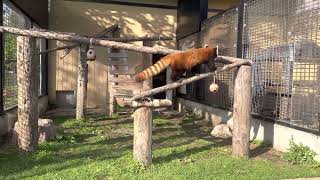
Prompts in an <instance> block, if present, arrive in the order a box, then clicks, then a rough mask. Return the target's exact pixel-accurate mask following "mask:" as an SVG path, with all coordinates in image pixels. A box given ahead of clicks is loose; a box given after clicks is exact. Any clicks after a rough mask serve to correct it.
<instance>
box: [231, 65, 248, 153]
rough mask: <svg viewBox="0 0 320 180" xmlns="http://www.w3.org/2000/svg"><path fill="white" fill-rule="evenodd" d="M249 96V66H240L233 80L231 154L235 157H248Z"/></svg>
mask: <svg viewBox="0 0 320 180" xmlns="http://www.w3.org/2000/svg"><path fill="white" fill-rule="evenodd" d="M251 96H252V95H251V66H241V67H240V68H238V70H237V75H236V79H235V87H234V104H233V138H232V154H233V155H234V156H237V157H249V140H250V120H251V105H252V104H251Z"/></svg>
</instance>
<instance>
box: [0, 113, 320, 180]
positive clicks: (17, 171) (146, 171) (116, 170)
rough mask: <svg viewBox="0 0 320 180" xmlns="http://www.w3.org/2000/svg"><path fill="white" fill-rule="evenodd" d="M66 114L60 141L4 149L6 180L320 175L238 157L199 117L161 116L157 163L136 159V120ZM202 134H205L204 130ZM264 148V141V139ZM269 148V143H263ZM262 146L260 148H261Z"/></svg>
mask: <svg viewBox="0 0 320 180" xmlns="http://www.w3.org/2000/svg"><path fill="white" fill-rule="evenodd" d="M88 119H90V120H91V121H88V120H87V121H81V120H76V119H69V118H66V117H60V118H57V119H55V120H54V121H55V123H56V124H57V125H58V126H59V136H58V137H57V140H55V141H52V142H46V143H44V144H41V145H40V146H39V150H38V151H37V152H36V153H34V154H31V155H27V156H25V155H21V154H19V152H18V151H17V150H16V149H15V148H11V149H9V150H7V151H1V152H0V179H80V180H81V179H288V178H298V177H311V176H320V171H319V167H310V166H308V165H301V166H292V165H289V164H287V163H284V162H283V161H281V162H283V163H279V161H274V160H268V159H265V158H264V156H263V157H259V158H252V159H240V158H233V157H232V156H231V147H230V144H229V143H228V142H224V141H221V140H217V139H214V138H210V136H202V135H203V133H204V131H202V130H201V127H199V126H198V125H196V124H194V123H193V119H194V117H193V116H188V117H186V118H185V119H184V120H183V123H182V125H181V127H177V126H176V125H174V124H173V123H172V122H171V120H170V119H160V118H157V117H155V118H154V121H153V124H154V130H153V132H152V133H153V134H152V139H153V147H152V149H153V152H152V153H153V164H152V165H151V166H150V167H148V168H146V167H144V166H143V165H141V164H140V163H138V162H136V161H134V160H133V157H132V143H133V133H132V131H133V123H132V120H128V121H123V120H121V118H119V121H117V119H114V118H108V117H104V116H101V117H100V116H94V117H93V116H92V117H90V118H88ZM201 133H202V134H201ZM257 144H260V145H261V146H262V144H264V143H258V142H257ZM263 146H264V145H263ZM258 148H259V147H258Z"/></svg>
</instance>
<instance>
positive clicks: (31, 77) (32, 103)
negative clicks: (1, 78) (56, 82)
mask: <svg viewBox="0 0 320 180" xmlns="http://www.w3.org/2000/svg"><path fill="white" fill-rule="evenodd" d="M35 44H36V39H35V38H30V37H24V36H19V37H17V76H18V77H17V80H18V123H17V125H18V127H17V130H18V146H19V148H20V149H21V151H22V152H25V153H27V152H34V151H36V149H37V146H38V137H39V135H38V118H39V112H38V86H39V74H38V69H37V68H38V63H39V61H37V59H36V58H34V53H35V51H34V49H35Z"/></svg>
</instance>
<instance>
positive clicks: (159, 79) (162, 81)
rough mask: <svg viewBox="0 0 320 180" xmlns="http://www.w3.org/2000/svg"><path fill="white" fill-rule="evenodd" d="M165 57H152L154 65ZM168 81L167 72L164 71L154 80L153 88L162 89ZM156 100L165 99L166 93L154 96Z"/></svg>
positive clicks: (156, 55) (157, 55)
mask: <svg viewBox="0 0 320 180" xmlns="http://www.w3.org/2000/svg"><path fill="white" fill-rule="evenodd" d="M162 57H163V55H159V54H154V55H153V56H152V64H155V63H156V62H157V61H159V60H160V59H161V58H162ZM166 79H167V70H164V71H162V72H161V73H160V74H158V75H156V76H154V77H153V79H152V86H153V88H156V87H160V86H164V85H166ZM153 98H155V99H165V98H166V93H165V92H164V93H160V94H156V95H154V96H153Z"/></svg>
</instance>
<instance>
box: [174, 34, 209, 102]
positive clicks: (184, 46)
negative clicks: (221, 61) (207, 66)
mask: <svg viewBox="0 0 320 180" xmlns="http://www.w3.org/2000/svg"><path fill="white" fill-rule="evenodd" d="M199 46H200V45H199V33H194V34H192V35H190V36H187V37H185V38H183V39H180V40H179V41H178V48H179V49H180V50H183V51H186V50H188V49H192V48H199ZM195 73H199V67H197V68H193V70H192V71H187V72H186V73H185V75H186V77H192V76H194V74H195ZM199 83H201V81H200V82H199V81H196V82H192V83H190V84H188V85H186V86H182V87H180V88H179V89H178V91H177V92H178V94H177V95H178V96H179V97H183V98H187V99H190V100H194V101H200V99H201V98H202V97H203V95H201V94H200V93H201V92H203V91H202V88H203V87H199V86H200V85H201V84H199Z"/></svg>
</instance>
